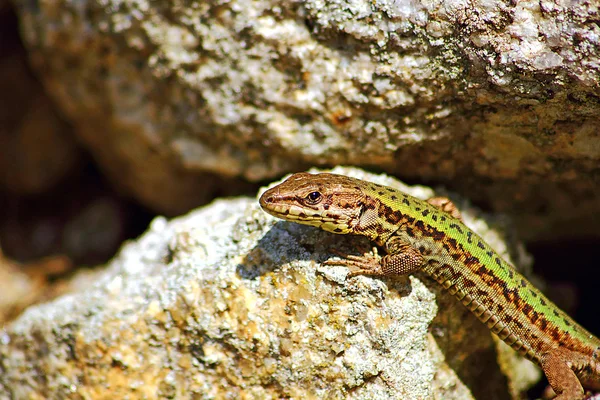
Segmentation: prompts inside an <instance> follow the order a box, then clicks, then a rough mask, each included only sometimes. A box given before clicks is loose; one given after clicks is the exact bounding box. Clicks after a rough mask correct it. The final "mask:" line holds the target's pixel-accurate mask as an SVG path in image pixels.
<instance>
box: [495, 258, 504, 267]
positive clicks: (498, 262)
mask: <svg viewBox="0 0 600 400" xmlns="http://www.w3.org/2000/svg"><path fill="white" fill-rule="evenodd" d="M494 261H495V262H496V264H497V265H498V266H499V267H500V268H502V261H500V259H499V258H498V257H496V258H495V259H494Z"/></svg>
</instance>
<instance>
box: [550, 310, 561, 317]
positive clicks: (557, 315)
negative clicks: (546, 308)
mask: <svg viewBox="0 0 600 400" xmlns="http://www.w3.org/2000/svg"><path fill="white" fill-rule="evenodd" d="M552 314H554V316H555V317H560V315H559V314H558V311H556V310H552Z"/></svg>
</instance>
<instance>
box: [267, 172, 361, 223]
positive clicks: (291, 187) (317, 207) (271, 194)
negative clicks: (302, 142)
mask: <svg viewBox="0 0 600 400" xmlns="http://www.w3.org/2000/svg"><path fill="white" fill-rule="evenodd" d="M359 184H360V181H358V180H356V179H352V178H348V177H346V176H343V175H335V174H326V173H323V174H314V175H313V174H309V173H306V172H302V173H297V174H294V175H292V176H290V177H289V178H288V179H286V180H285V181H283V182H282V183H280V184H279V185H277V186H275V187H272V188H271V189H268V190H267V191H265V192H264V193H263V194H262V196H260V206H261V207H262V208H263V210H265V211H266V212H268V213H269V214H271V215H273V216H275V217H277V218H281V219H285V220H288V221H293V222H296V223H299V224H305V225H311V226H316V227H319V228H321V229H323V230H325V231H328V232H333V233H340V234H344V233H353V232H354V229H353V228H354V227H355V226H356V225H357V224H358V221H359V220H360V217H361V214H362V212H363V208H364V203H365V200H366V197H365V195H364V192H363V191H362V190H361V188H360V186H359Z"/></svg>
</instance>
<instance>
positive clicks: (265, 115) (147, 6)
mask: <svg viewBox="0 0 600 400" xmlns="http://www.w3.org/2000/svg"><path fill="white" fill-rule="evenodd" d="M13 1H14V3H15V4H16V5H17V7H18V9H19V15H20V20H21V23H22V31H23V37H24V39H25V41H26V43H27V45H28V47H29V50H30V54H31V59H32V61H33V64H34V65H35V66H36V67H37V70H38V71H39V73H40V76H41V78H42V80H43V81H44V83H45V86H46V87H47V90H48V91H49V93H50V94H51V95H52V97H53V98H54V99H55V100H56V102H57V104H59V106H60V107H61V109H62V111H63V112H64V113H65V114H66V115H68V116H69V118H70V119H71V121H72V122H73V123H74V125H75V126H76V127H77V132H78V135H79V136H80V138H81V139H82V141H83V142H84V143H86V144H87V146H88V148H89V149H90V151H91V152H92V153H93V155H94V156H95V159H96V160H98V162H99V163H100V164H101V166H102V167H103V169H104V170H105V171H106V172H107V174H108V175H109V176H110V177H111V179H112V180H113V181H114V182H116V183H118V184H119V186H120V187H122V188H124V189H125V190H127V191H128V192H129V193H131V194H133V195H134V196H136V197H137V198H138V199H140V200H141V201H143V202H144V203H145V204H147V205H150V206H152V207H154V208H156V209H159V210H163V211H167V212H177V211H180V210H182V209H186V207H190V206H191V205H194V204H198V202H199V201H202V200H206V199H207V198H210V194H211V193H212V191H211V190H210V188H212V187H215V186H217V187H221V188H222V187H230V186H231V184H232V181H225V182H223V180H222V179H219V178H216V177H231V178H233V177H243V178H246V179H248V180H253V181H257V180H264V179H267V178H272V177H275V176H280V175H281V174H283V173H284V172H289V171H297V170H302V169H304V168H305V167H306V166H307V165H315V164H316V165H334V164H353V165H361V166H367V167H376V168H378V169H380V170H385V171H387V172H390V173H394V174H397V175H399V176H403V177H410V178H416V179H420V180H423V179H427V180H436V181H443V182H445V183H447V184H449V185H453V186H454V187H455V188H460V189H461V190H463V191H464V192H465V193H468V195H469V197H473V198H477V199H478V200H481V201H487V202H489V203H490V204H491V205H492V206H493V207H495V208H496V209H501V210H505V211H510V212H513V213H515V214H520V218H518V221H519V222H520V223H521V224H522V231H523V232H524V233H525V234H527V235H529V236H532V237H535V236H537V237H540V236H541V235H546V236H552V235H562V236H565V235H567V234H569V233H574V231H575V230H576V231H585V230H587V231H595V232H597V231H598V227H600V223H597V222H598V220H597V218H600V217H597V216H598V215H600V201H599V199H600V184H599V181H598V176H600V174H599V173H598V171H599V165H600V163H599V162H598V161H599V160H600V136H599V135H598V126H600V117H599V115H600V103H599V102H598V101H597V99H598V97H599V96H600V58H599V57H600V28H599V27H598V24H597V23H596V22H595V21H596V19H597V13H598V5H597V4H596V3H594V2H553V1H519V2H512V3H511V2H506V1H482V2H474V3H473V2H464V1H460V0H453V1H440V0H438V1H426V2H422V1H397V0H381V1H376V2H373V1H369V0H357V1H343V0H327V1H316V0H306V1H277V0H271V1H267V0H262V1H244V0H233V1H227V2H191V3H190V2H182V1H179V0H175V1H171V2H167V3H152V2H146V1H144V0H141V1H137V2H132V3H124V2H121V1H116V0H106V1H101V2H98V1H85V0H84V1H79V2H62V1H53V0H50V1H44V2H30V1H25V0H13ZM157 188H160V189H161V190H158V189H157ZM595 216H596V217H595ZM590 217H594V218H596V219H595V220H594V221H591V222H590ZM577 220H579V221H582V222H585V223H583V224H580V225H577V224H575V223H574V221H577ZM592 222H596V223H592ZM574 226H577V228H576V229H574V228H573V227H574ZM552 227H554V228H557V227H560V228H561V229H560V230H559V229H554V230H552V229H550V228H552Z"/></svg>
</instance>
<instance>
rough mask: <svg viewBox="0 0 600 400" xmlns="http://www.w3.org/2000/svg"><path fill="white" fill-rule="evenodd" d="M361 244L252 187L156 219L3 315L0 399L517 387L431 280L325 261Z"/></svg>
mask: <svg viewBox="0 0 600 400" xmlns="http://www.w3.org/2000/svg"><path fill="white" fill-rule="evenodd" d="M334 172H337V173H346V174H351V175H354V176H357V177H361V178H367V179H371V180H374V181H376V182H379V183H383V184H388V185H394V186H396V187H401V188H403V189H405V190H408V191H410V192H411V193H412V194H414V195H417V196H420V197H428V196H430V195H431V194H432V191H431V190H430V189H427V188H423V187H413V188H410V187H406V186H405V185H402V184H399V183H398V182H397V181H394V180H393V179H391V178H387V177H382V176H374V175H369V174H366V173H364V172H361V171H359V170H354V169H341V168H340V169H336V170H334ZM459 205H460V206H462V205H463V204H460V203H459ZM461 210H462V211H463V215H464V218H465V220H466V222H467V224H469V225H471V226H475V227H476V228H477V230H478V232H479V233H480V234H482V235H483V236H484V237H485V238H486V240H489V241H490V243H491V244H492V245H493V246H496V247H497V249H498V251H500V252H501V253H502V254H507V245H506V244H504V243H505V242H503V240H502V239H500V237H501V236H500V235H498V234H497V233H496V232H495V231H494V230H493V229H492V228H489V227H488V225H487V223H486V222H485V221H484V220H483V219H476V215H475V214H476V213H475V212H474V210H473V209H472V208H464V207H461ZM506 243H510V241H509V242H506ZM361 244H362V245H365V244H367V243H366V242H364V241H362V239H361V238H358V237H347V236H337V235H333V234H329V233H326V232H322V231H320V230H318V229H314V228H312V227H307V226H300V225H296V224H292V223H288V222H284V221H279V220H275V219H274V218H272V217H270V216H268V215H267V214H266V213H264V212H263V211H262V210H261V209H260V208H259V206H258V202H257V200H256V199H255V198H237V199H229V200H218V201H215V202H213V203H212V204H210V205H208V206H206V207H204V208H202V209H199V210H197V211H194V212H192V213H190V214H189V215H187V216H184V217H181V218H177V219H175V220H172V221H170V222H167V221H166V220H165V219H164V218H157V219H156V220H155V221H154V222H153V223H152V225H151V227H150V229H149V231H148V232H147V233H145V234H144V235H143V236H142V237H141V238H139V239H138V240H136V241H133V242H130V243H128V244H126V245H125V246H124V247H123V248H122V250H121V252H120V253H119V254H118V255H117V257H115V259H114V260H113V261H112V262H111V263H110V264H109V265H108V266H107V267H106V269H104V270H101V271H99V272H97V273H96V275H95V276H94V277H91V276H89V274H88V276H87V277H86V279H84V280H81V279H80V280H79V283H77V284H73V285H72V286H71V287H72V288H73V291H72V292H71V293H70V294H69V295H65V296H63V297H61V298H59V299H57V300H54V301H52V302H50V303H47V304H43V305H38V306H35V307H31V308H29V309H28V310H27V311H26V312H25V313H24V314H23V315H22V316H21V317H20V318H18V319H17V320H15V321H13V322H12V323H11V324H9V325H7V326H5V327H4V329H3V331H1V332H0V371H2V373H0V398H4V397H9V398H10V397H12V398H80V397H83V398H95V397H98V396H101V397H106V398H125V397H130V398H132V397H135V398H157V397H158V398H165V397H169V398H189V397H203V398H241V397H244V398H252V399H254V398H256V399H264V398H357V399H367V398H368V399H384V398H385V399H388V398H402V399H425V398H428V399H429V398H437V399H469V398H481V397H478V395H479V394H482V393H483V394H485V398H487V399H509V398H511V397H510V394H509V389H508V387H507V381H506V378H505V377H504V375H503V374H502V373H501V371H500V369H499V367H498V365H497V364H496V362H495V356H496V354H497V350H496V346H495V344H494V341H493V340H492V336H491V334H490V333H489V331H487V329H486V328H485V327H484V326H483V325H482V324H480V323H479V322H478V321H477V320H476V319H475V318H474V317H473V316H472V315H470V314H469V313H468V312H467V311H466V309H465V308H464V307H462V306H460V305H459V304H458V302H456V301H454V299H453V298H452V297H450V296H449V295H447V294H443V293H441V292H440V290H439V289H438V288H437V286H436V285H435V284H434V282H433V281H431V280H428V279H424V277H422V276H419V275H415V276H411V277H404V278H399V279H396V280H380V279H373V278H370V277H357V278H352V279H348V278H347V277H346V270H345V269H344V268H342V267H325V266H322V265H321V262H322V261H324V260H326V259H327V258H329V257H331V253H330V252H329V251H328V250H329V249H331V248H334V247H335V248H338V249H340V250H342V251H355V250H354V249H355V248H356V246H358V245H361ZM514 254H518V252H516V253H514ZM521 261H523V258H522V257H521V258H520V259H519V263H521ZM436 297H437V299H438V300H437V301H438V302H439V303H437V304H436ZM440 301H441V302H440ZM450 302H451V303H452V304H453V305H452V306H446V304H450ZM436 313H439V314H438V315H437V317H436ZM432 323H433V327H431V331H430V326H431V325H432ZM528 365H529V368H531V367H532V364H530V363H528ZM482 378H485V379H482Z"/></svg>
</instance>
